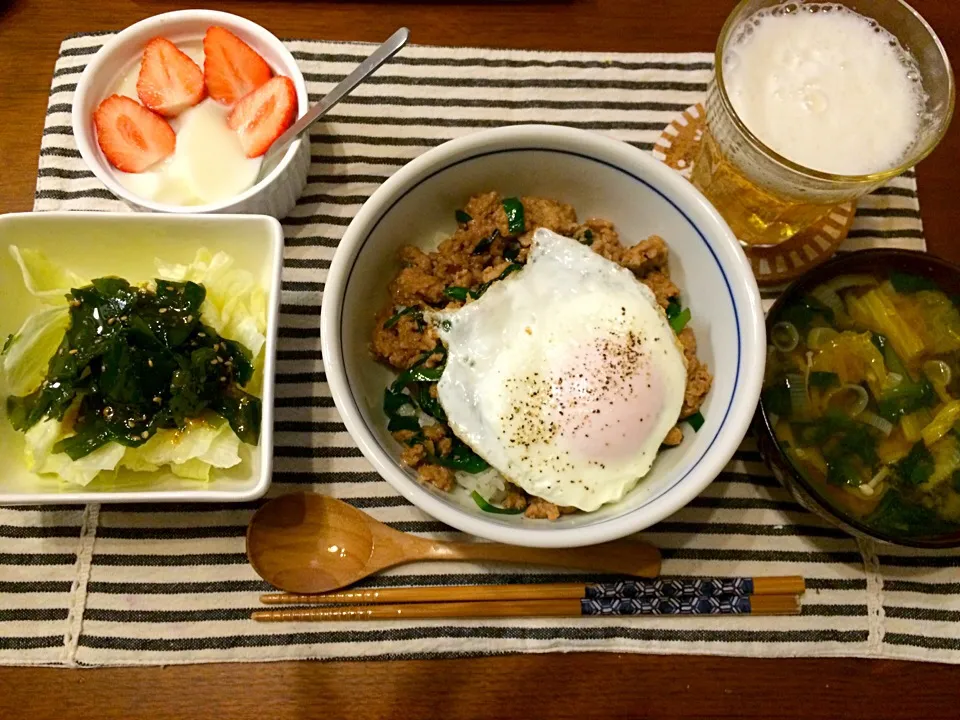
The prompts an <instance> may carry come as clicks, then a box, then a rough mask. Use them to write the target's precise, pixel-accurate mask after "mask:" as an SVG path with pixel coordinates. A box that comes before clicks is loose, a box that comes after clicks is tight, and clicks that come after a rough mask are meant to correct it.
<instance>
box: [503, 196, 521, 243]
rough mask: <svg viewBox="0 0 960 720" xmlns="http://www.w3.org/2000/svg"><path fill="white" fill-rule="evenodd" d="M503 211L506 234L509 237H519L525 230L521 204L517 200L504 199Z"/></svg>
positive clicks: (513, 198)
mask: <svg viewBox="0 0 960 720" xmlns="http://www.w3.org/2000/svg"><path fill="white" fill-rule="evenodd" d="M503 209H504V211H505V212H506V213H507V232H509V233H510V234H511V235H520V234H521V233H523V231H524V230H526V228H527V222H526V220H525V219H524V217H523V203H522V202H520V201H519V200H518V199H517V198H515V197H512V198H504V199H503Z"/></svg>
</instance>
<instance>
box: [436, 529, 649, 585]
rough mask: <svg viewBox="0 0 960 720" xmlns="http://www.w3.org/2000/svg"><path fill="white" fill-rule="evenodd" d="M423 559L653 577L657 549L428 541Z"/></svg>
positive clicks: (627, 543) (624, 544)
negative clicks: (554, 546)
mask: <svg viewBox="0 0 960 720" xmlns="http://www.w3.org/2000/svg"><path fill="white" fill-rule="evenodd" d="M425 554H426V555H427V557H426V558H424V559H427V558H429V559H431V560H493V561H497V562H506V563H521V564H524V565H549V566H554V567H568V568H576V569H578V570H591V571H594V572H602V573H617V574H623V575H635V576H637V577H656V576H657V575H659V574H660V551H659V550H657V548H655V547H653V546H652V545H649V544H647V543H645V542H642V541H640V540H634V539H630V538H628V539H625V540H616V541H614V542H608V543H603V544H602V545H592V546H589V547H579V548H562V549H554V548H531V547H519V546H516V545H501V544H499V543H482V542H481V543H432V544H431V547H430V548H429V551H428V552H427V553H425Z"/></svg>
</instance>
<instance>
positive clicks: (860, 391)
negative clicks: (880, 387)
mask: <svg viewBox="0 0 960 720" xmlns="http://www.w3.org/2000/svg"><path fill="white" fill-rule="evenodd" d="M869 402H870V395H869V393H867V389H866V388H865V387H863V385H857V384H856V383H847V384H846V385H842V386H841V387H839V388H836V389H835V390H831V391H830V392H828V393H827V395H826V397H825V398H824V399H823V403H824V406H825V407H826V408H827V409H828V410H831V409H832V410H838V411H839V412H841V413H843V414H844V415H846V416H847V417H852V418H853V417H856V416H857V415H859V414H860V413H862V412H863V411H864V410H866V409H867V404H868V403H869Z"/></svg>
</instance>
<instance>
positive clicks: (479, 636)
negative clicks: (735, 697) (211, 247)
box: [0, 35, 960, 666]
mask: <svg viewBox="0 0 960 720" xmlns="http://www.w3.org/2000/svg"><path fill="white" fill-rule="evenodd" d="M103 40H104V36H103V35H82V36H76V37H71V38H70V39H68V40H66V41H65V42H64V43H63V46H62V48H61V53H60V57H59V59H58V61H57V65H56V71H55V73H54V79H53V86H52V90H51V95H50V103H49V109H48V115H47V121H46V127H45V129H44V133H43V143H42V148H41V153H40V155H41V157H40V169H39V180H38V183H37V194H36V209H37V210H54V209H71V210H81V209H94V210H123V209H124V207H123V206H122V205H121V204H120V203H119V202H117V201H116V200H114V199H113V197H112V196H111V195H110V193H109V192H107V190H106V189H105V188H103V187H102V186H101V185H100V184H99V182H97V180H95V179H94V177H93V176H92V175H91V174H90V173H89V172H88V171H87V170H86V169H85V167H84V164H83V162H82V161H81V159H80V157H79V154H78V153H77V150H76V148H75V145H74V141H73V138H72V137H71V134H70V103H71V97H72V93H73V90H74V88H75V84H76V82H77V79H78V77H79V73H80V71H81V70H82V69H83V66H84V64H85V63H86V62H87V61H88V60H89V59H90V57H91V56H92V54H93V53H94V52H95V50H96V49H97V48H98V47H99V46H100V45H101V43H102V42H103ZM289 46H290V48H291V50H293V52H294V54H295V55H296V57H297V59H298V60H299V62H300V63H301V66H302V67H303V70H304V72H305V73H306V77H307V80H308V82H309V85H310V91H311V94H312V96H313V97H318V96H319V95H320V94H321V93H323V92H325V91H326V90H327V89H329V88H330V87H331V86H332V84H333V83H334V82H336V81H338V80H339V79H340V78H341V77H342V76H343V75H345V74H346V73H347V72H348V71H349V70H350V69H352V67H353V66H354V64H355V63H357V62H358V61H359V60H360V59H361V58H362V57H363V56H365V55H366V54H367V52H368V51H369V48H368V47H367V46H362V45H357V44H341V43H329V42H312V41H292V42H290V43H289ZM710 61H711V56H710V55H709V54H707V53H692V54H677V55H648V54H636V55H625V54H618V55H613V54H611V55H603V54H585V53H539V52H517V51H500V50H479V49H467V48H458V49H451V48H436V47H409V48H406V49H405V50H404V51H403V52H402V53H401V54H400V55H399V56H398V57H397V59H396V60H394V61H393V62H391V64H390V65H388V66H387V67H385V68H383V69H382V70H381V71H380V72H379V73H378V74H377V75H375V76H374V77H373V78H372V79H371V80H370V81H368V82H367V83H366V84H364V85H363V86H361V87H360V88H359V89H358V90H357V91H356V92H355V93H354V94H353V95H352V96H350V97H349V98H347V99H346V100H344V101H343V103H342V104H341V105H340V106H338V107H337V108H336V110H335V112H334V113H333V114H331V115H330V116H329V118H328V121H327V122H325V123H324V124H323V125H321V126H320V127H319V128H318V129H316V130H315V132H314V134H313V166H312V168H311V173H310V179H309V186H308V187H307V190H306V192H305V194H304V196H303V198H302V199H301V200H300V202H299V204H298V205H297V207H296V209H295V210H294V212H293V214H292V215H291V217H290V218H288V219H287V221H286V222H285V229H286V237H287V242H286V258H285V269H284V282H283V288H284V294H283V306H282V312H283V314H282V318H281V326H282V329H281V342H280V350H279V363H278V376H277V383H278V384H277V395H278V399H277V420H276V431H277V436H276V443H277V448H276V455H277V457H276V466H275V467H276V472H275V474H274V485H273V488H272V491H271V495H277V494H281V493H286V492H290V491H293V490H302V489H307V488H310V489H315V490H317V491H319V492H324V493H330V494H332V495H336V496H337V497H341V498H344V499H346V500H348V501H349V502H351V503H352V504H354V505H356V506H357V507H360V508H363V509H364V510H366V511H368V512H370V513H371V514H373V515H374V516H375V517H377V518H378V519H380V520H382V521H385V522H387V523H389V524H391V525H392V526H393V527H395V528H398V529H401V530H405V531H409V532H415V533H422V534H424V535H428V536H435V537H443V538H452V537H456V536H457V533H454V532H452V531H450V530H449V529H448V528H446V527H444V526H442V525H440V524H439V523H437V522H435V521H433V520H432V519H431V518H429V517H428V516H426V515H424V514H423V513H421V512H419V511H418V510H416V509H415V508H413V507H411V506H410V505H409V504H407V503H406V501H404V500H403V499H402V498H401V497H399V496H398V495H397V494H396V493H395V492H394V491H393V490H392V489H391V488H390V486H389V485H387V484H386V483H385V482H383V481H382V480H381V479H380V478H379V477H378V476H377V475H376V474H374V473H373V472H372V471H371V469H370V467H369V466H368V465H367V463H366V462H365V461H364V460H363V458H362V457H361V456H360V453H359V451H358V450H357V449H356V447H355V446H354V444H353V443H352V441H351V439H350V437H349V436H348V435H347V433H346V432H345V431H344V427H343V425H342V424H341V423H340V419H339V418H338V416H337V413H336V411H335V409H334V407H333V402H332V401H331V399H330V395H329V391H328V388H327V385H326V383H325V376H324V374H323V366H322V364H321V358H320V343H319V334H320V331H319V307H320V305H319V303H320V299H321V297H322V291H323V282H324V277H325V272H326V269H327V268H328V267H329V264H330V259H331V258H332V257H333V252H334V249H335V248H336V245H337V242H338V239H339V238H340V237H341V235H342V233H343V231H344V228H345V227H346V225H347V224H348V223H349V222H350V218H351V217H352V216H353V215H354V213H355V212H356V211H357V209H358V208H359V207H360V205H361V204H362V203H363V201H364V200H365V199H366V198H367V197H368V196H369V195H370V193H371V192H373V190H374V189H375V188H376V187H377V185H378V184H379V183H381V182H382V181H383V180H384V179H385V178H387V177H388V176H389V175H390V174H391V173H393V172H394V171H395V170H396V169H397V168H399V167H400V166H401V165H403V164H404V163H405V162H407V161H408V160H410V159H411V158H413V157H415V156H416V155H418V154H419V153H421V152H423V151H424V150H425V149H427V148H429V147H432V146H434V145H437V144H438V143H440V142H442V141H444V140H446V139H449V138H453V137H458V136H460V135H463V134H465V133H469V132H472V131H474V130H477V129H479V128H486V127H495V126H499V125H504V124H510V123H519V122H550V123H559V124H565V125H571V126H575V127H580V128H587V129H590V130H595V131H598V132H602V133H606V134H608V135H611V136H613V137H616V138H619V139H622V140H625V141H627V142H629V143H632V144H634V145H636V146H637V147H640V148H643V149H645V150H649V149H651V147H652V145H653V142H654V141H655V140H656V138H657V137H658V135H659V133H660V131H661V129H662V128H663V127H664V126H665V125H666V124H667V123H668V122H669V121H670V119H671V118H672V117H673V115H674V114H675V113H678V112H680V111H682V110H683V109H684V108H686V107H688V106H690V105H691V104H693V103H695V102H697V101H698V100H700V99H701V97H702V96H703V93H704V90H705V88H706V82H707V79H708V77H709V74H710ZM68 240H69V239H68V238H65V241H68ZM876 245H884V246H896V247H910V248H923V247H924V242H923V235H922V232H921V223H920V215H919V206H918V203H917V197H916V184H915V180H914V177H913V175H912V174H908V175H907V176H904V177H902V178H899V179H897V180H895V181H894V182H893V183H892V184H891V185H890V186H889V187H887V188H884V189H883V190H882V191H880V192H878V193H876V194H874V195H872V196H870V197H868V198H865V199H864V200H863V202H862V203H861V204H860V210H859V211H858V215H857V220H856V224H855V226H854V229H853V232H851V234H850V239H849V240H848V241H847V243H846V245H845V249H847V250H853V249H858V248H864V247H873V246H876ZM6 460H8V461H16V459H12V458H6ZM252 509H253V506H252V505H239V506H238V505H232V506H220V507H217V506H210V505H152V506H114V507H109V506H104V507H100V506H96V505H92V506H89V507H86V508H84V507H66V508H60V509H57V510H40V509H37V508H16V509H4V510H0V663H6V664H51V665H80V666H96V665H142V664H157V665H160V664H164V665H166V664H171V663H189V662H213V661H217V662H219V661H256V660H281V659H296V658H326V659H330V658H373V657H376V658H423V657H451V656H463V655H475V654H494V653H506V652H546V651H574V650H603V651H611V652H650V653H697V654H705V653H714V654H723V655H753V656H770V657H773V656H787V655H809V656H848V655H855V656H870V657H901V658H912V659H918V660H940V661H947V662H960V622H957V620H960V582H958V580H960V575H958V568H960V553H954V554H950V553H939V554H932V553H923V552H910V551H902V550H895V549H891V548H878V547H875V546H874V545H873V544H871V543H858V542H857V541H855V540H853V539H851V538H850V537H848V536H846V535H844V534H843V533H841V532H839V531H838V530H836V529H834V528H832V527H830V526H828V525H825V524H824V523H822V522H820V521H819V520H818V519H817V518H816V517H814V516H812V515H810V514H809V513H807V512H805V511H804V510H802V509H801V508H800V507H799V506H798V505H796V504H795V503H794V502H793V501H792V500H791V498H790V496H789V495H788V494H787V493H786V492H785V491H784V490H782V489H781V488H780V487H779V486H778V484H777V483H776V481H775V480H774V479H773V478H772V477H771V476H770V474H769V472H768V471H767V469H766V468H765V467H764V465H763V463H762V462H761V461H760V457H759V455H758V454H757V452H756V446H755V444H754V442H753V441H752V440H749V439H748V440H747V441H745V442H744V444H743V446H742V448H741V449H740V451H739V452H738V453H737V455H736V458H735V459H734V460H733V461H732V462H731V463H730V465H729V466H728V467H727V469H726V471H725V472H724V473H723V474H722V475H721V476H720V477H719V478H718V479H717V481H716V482H715V483H713V484H712V485H711V486H710V487H709V488H708V489H707V490H706V491H705V492H704V494H703V495H702V496H701V497H699V498H697V499H696V500H695V501H694V502H692V503H691V504H690V505H689V506H688V507H687V508H685V509H684V510H682V511H681V512H679V513H677V514H676V515H675V516H673V517H671V518H670V519H669V520H667V521H665V522H663V523H660V524H659V525H658V526H656V527H655V528H653V529H652V530H651V531H650V532H649V533H647V534H646V536H647V538H648V539H649V540H650V541H651V542H653V543H655V544H656V545H658V546H659V547H661V548H663V554H664V557H665V563H664V571H665V572H666V573H669V574H672V575H680V576H730V575H788V574H802V575H804V576H806V577H807V579H808V583H809V588H810V590H809V592H808V593H807V596H806V600H805V603H804V612H803V615H802V616H800V617H786V618H782V617H777V618H761V617H724V618H710V617H696V618H682V619H677V618H658V617H650V618H633V619H631V618H623V617H620V618H585V619H544V620H529V619H516V620H489V621H488V620H478V621H449V620H435V621H422V622H395V623H390V624H385V623H379V624H377V623H365V624H350V623H342V624H329V625H326V624H325V625H322V626H321V625H308V624H296V625H279V626H278V625H258V624H254V623H253V622H251V621H249V620H248V619H247V618H248V615H249V612H250V611H251V609H253V608H254V607H255V606H256V605H257V595H258V593H259V592H261V591H264V590H266V589H267V588H266V586H265V585H264V584H263V583H262V582H260V581H259V580H258V578H257V577H256V576H255V575H254V573H253V571H252V570H251V569H250V567H249V566H248V565H247V563H246V560H245V557H244V553H243V550H244V540H243V535H244V529H245V527H246V524H247V521H248V520H249V518H250V514H251V512H252ZM560 577H563V578H567V579H570V578H574V577H576V578H580V579H584V580H590V579H600V578H583V577H582V576H576V575H561V574H558V573H556V572H552V571H551V572H518V571H516V570H513V569H510V568H508V567H506V566H500V567H498V566H494V565H483V566H480V565H473V564H469V563H459V564H432V565H431V564H422V565H418V566H410V567H406V568H403V569H401V570H396V571H392V572H389V573H387V574H386V575H385V576H384V577H381V578H379V579H378V582H380V583H381V584H385V585H417V584H457V583H500V582H521V581H522V582H548V581H555V580H557V579H559V578H560Z"/></svg>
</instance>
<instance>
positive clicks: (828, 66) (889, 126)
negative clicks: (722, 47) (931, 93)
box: [723, 3, 925, 175]
mask: <svg viewBox="0 0 960 720" xmlns="http://www.w3.org/2000/svg"><path fill="white" fill-rule="evenodd" d="M723 74H724V80H725V84H726V89H727V94H728V95H729V97H730V100H731V102H732V103H733V107H734V109H735V110H736V112H737V114H738V115H739V116H740V118H741V119H742V120H743V122H744V124H745V125H746V126H747V127H748V128H750V130H751V131H752V132H753V133H754V134H755V135H756V136H757V137H758V138H759V139H760V140H761V141H762V142H763V143H765V144H766V145H767V146H769V147H770V148H771V149H773V150H774V151H775V152H777V153H779V154H780V155H782V156H784V157H786V158H788V159H789V160H792V161H793V162H795V163H797V164H799V165H803V166H805V167H808V168H812V169H814V170H820V171H822V172H829V173H834V174H838V175H867V174H870V173H875V172H881V171H884V170H889V169H891V168H894V167H896V166H897V165H898V164H899V163H900V162H901V161H902V160H903V159H904V157H905V156H906V154H907V151H908V150H909V149H910V147H911V145H912V144H913V142H914V139H915V138H916V137H917V134H918V132H919V129H920V123H921V114H922V112H923V108H924V101H925V96H924V93H923V87H922V85H921V82H920V74H919V71H918V70H917V68H916V63H915V62H914V61H913V59H912V58H911V57H910V55H909V53H907V52H906V51H905V50H904V49H903V48H902V47H901V46H900V43H899V42H898V41H897V39H896V38H895V37H894V36H893V35H891V34H890V33H889V32H888V31H887V30H885V29H884V28H882V27H881V26H880V25H878V24H877V22H876V21H874V20H871V19H869V18H866V17H864V16H862V15H859V14H857V13H856V12H854V11H853V10H850V9H849V8H846V7H844V6H842V5H835V4H799V3H790V4H788V5H780V6H777V7H775V8H771V9H767V10H762V11H760V12H758V13H757V14H755V15H753V16H751V17H750V18H749V19H748V20H746V21H745V22H744V23H743V24H742V25H741V26H740V27H738V28H737V30H736V31H735V34H734V36H733V37H732V39H731V41H730V43H729V44H728V46H727V48H726V51H725V57H724V62H723Z"/></svg>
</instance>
